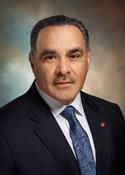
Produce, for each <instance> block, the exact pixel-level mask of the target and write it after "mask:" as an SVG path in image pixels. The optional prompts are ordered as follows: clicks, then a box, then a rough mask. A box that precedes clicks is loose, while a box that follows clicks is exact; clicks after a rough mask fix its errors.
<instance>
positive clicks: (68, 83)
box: [55, 81, 72, 87]
mask: <svg viewBox="0 0 125 175" xmlns="http://www.w3.org/2000/svg"><path fill="white" fill-rule="evenodd" d="M55 85H56V86H58V87H69V86H71V85H72V82H71V81H60V82H58V83H55Z"/></svg>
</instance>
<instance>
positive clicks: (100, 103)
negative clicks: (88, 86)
mask: <svg viewBox="0 0 125 175" xmlns="http://www.w3.org/2000/svg"><path fill="white" fill-rule="evenodd" d="M81 97H82V98H84V100H85V101H86V102H88V103H92V104H95V105H96V106H97V107H101V106H104V107H105V106H106V107H108V106H109V107H114V106H115V107H116V106H118V105H117V104H116V103H112V102H110V101H107V100H105V99H103V98H100V97H97V96H93V95H90V94H88V93H85V92H81Z"/></svg>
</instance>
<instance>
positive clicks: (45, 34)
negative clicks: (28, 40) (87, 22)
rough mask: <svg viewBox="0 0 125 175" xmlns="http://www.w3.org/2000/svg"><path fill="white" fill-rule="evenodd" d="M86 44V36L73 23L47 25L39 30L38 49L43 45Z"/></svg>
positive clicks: (68, 45)
mask: <svg viewBox="0 0 125 175" xmlns="http://www.w3.org/2000/svg"><path fill="white" fill-rule="evenodd" d="M78 45H79V46H80V45H84V36H83V34H82V33H81V31H80V30H79V28H78V27H76V26H73V25H62V26H50V27H45V28H44V29H42V30H41V31H40V32H39V35H38V39H37V49H39V48H43V47H56V48H58V47H62V49H63V48H64V47H70V46H71V47H78Z"/></svg>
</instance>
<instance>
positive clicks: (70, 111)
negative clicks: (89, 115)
mask: <svg viewBox="0 0 125 175" xmlns="http://www.w3.org/2000/svg"><path fill="white" fill-rule="evenodd" d="M61 115H62V116H63V117H65V118H66V119H67V120H68V121H69V122H70V121H71V120H73V119H75V118H76V116H75V108H74V107H73V106H67V107H66V108H65V109H64V110H63V111H62V112H61Z"/></svg>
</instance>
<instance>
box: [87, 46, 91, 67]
mask: <svg viewBox="0 0 125 175" xmlns="http://www.w3.org/2000/svg"><path fill="white" fill-rule="evenodd" d="M90 62H91V50H90V49H88V51H87V64H88V70H89V67H90Z"/></svg>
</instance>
